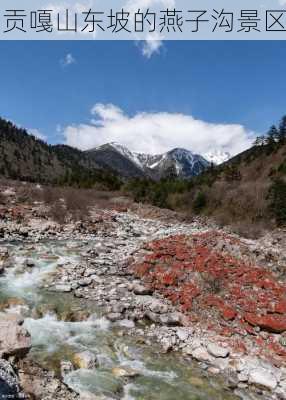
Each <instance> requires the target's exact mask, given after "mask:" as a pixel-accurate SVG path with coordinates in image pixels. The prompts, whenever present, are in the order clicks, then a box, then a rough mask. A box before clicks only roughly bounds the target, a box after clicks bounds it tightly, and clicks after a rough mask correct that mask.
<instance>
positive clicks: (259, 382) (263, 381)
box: [248, 368, 278, 390]
mask: <svg viewBox="0 0 286 400" xmlns="http://www.w3.org/2000/svg"><path fill="white" fill-rule="evenodd" d="M248 382H249V383H252V384H253V385H256V386H262V387H264V388H267V389H271V390H274V389H275V388H276V387H277V384H278V382H277V379H276V377H275V376H274V375H273V374H272V373H271V372H270V371H268V370H266V369H264V368H256V369H253V370H251V371H250V372H249V377H248Z"/></svg>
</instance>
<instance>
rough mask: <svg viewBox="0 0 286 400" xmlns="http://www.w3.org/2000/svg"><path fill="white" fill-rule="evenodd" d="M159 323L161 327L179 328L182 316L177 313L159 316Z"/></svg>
mask: <svg viewBox="0 0 286 400" xmlns="http://www.w3.org/2000/svg"><path fill="white" fill-rule="evenodd" d="M159 321H160V323H161V324H162V325H167V326H180V325H182V314H181V313H179V312H174V313H170V314H163V315H160V316H159Z"/></svg>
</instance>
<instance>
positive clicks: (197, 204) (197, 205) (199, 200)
mask: <svg viewBox="0 0 286 400" xmlns="http://www.w3.org/2000/svg"><path fill="white" fill-rule="evenodd" d="M206 205H207V197H206V195H205V193H204V192H198V193H197V195H196V197H195V199H194V202H193V210H194V211H195V212H196V213H198V214H199V213H200V212H201V211H202V210H203V209H204V208H205V207H206Z"/></svg>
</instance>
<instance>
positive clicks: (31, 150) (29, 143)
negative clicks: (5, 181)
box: [0, 118, 116, 186]
mask: <svg viewBox="0 0 286 400" xmlns="http://www.w3.org/2000/svg"><path fill="white" fill-rule="evenodd" d="M0 175H1V176H4V177H6V178H12V179H20V180H26V181H31V182H42V183H70V184H72V183H77V184H83V185H92V184H93V183H96V182H98V183H100V184H103V185H104V184H107V185H108V186H110V185H112V182H113V181H114V182H115V181H116V177H113V175H112V174H111V172H110V171H103V170H102V168H100V166H99V165H97V164H96V163H95V162H94V161H93V160H92V159H90V158H89V157H88V156H87V155H86V154H85V153H84V152H82V151H80V150H77V149H74V148H72V147H70V146H66V145H56V146H51V145H48V144H47V143H45V142H43V141H42V140H40V139H38V138H36V137H35V136H33V135H30V134H28V133H27V131H26V130H25V129H22V128H18V127H17V126H15V125H14V124H13V123H11V122H9V121H6V120H4V119H1V118H0Z"/></svg>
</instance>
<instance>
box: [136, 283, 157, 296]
mask: <svg viewBox="0 0 286 400" xmlns="http://www.w3.org/2000/svg"><path fill="white" fill-rule="evenodd" d="M133 292H134V294H137V295H141V296H143V295H148V294H152V293H153V290H152V289H149V288H146V287H145V286H143V285H141V284H140V283H135V284H134V285H133Z"/></svg>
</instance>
